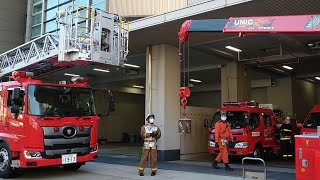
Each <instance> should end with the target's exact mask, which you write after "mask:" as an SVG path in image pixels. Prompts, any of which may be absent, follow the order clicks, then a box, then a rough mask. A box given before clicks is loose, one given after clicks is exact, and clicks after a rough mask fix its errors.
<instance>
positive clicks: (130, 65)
mask: <svg viewBox="0 0 320 180" xmlns="http://www.w3.org/2000/svg"><path fill="white" fill-rule="evenodd" d="M124 65H125V66H128V67H133V68H139V67H140V66H137V65H133V64H124Z"/></svg>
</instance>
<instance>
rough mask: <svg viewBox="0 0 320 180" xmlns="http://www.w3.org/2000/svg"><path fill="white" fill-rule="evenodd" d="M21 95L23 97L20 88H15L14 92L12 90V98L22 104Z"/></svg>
mask: <svg viewBox="0 0 320 180" xmlns="http://www.w3.org/2000/svg"><path fill="white" fill-rule="evenodd" d="M20 97H21V90H20V88H14V89H13V92H12V100H13V102H14V104H16V105H18V104H20V101H21V99H20Z"/></svg>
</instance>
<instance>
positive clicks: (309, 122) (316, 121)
mask: <svg viewBox="0 0 320 180" xmlns="http://www.w3.org/2000/svg"><path fill="white" fill-rule="evenodd" d="M317 126H320V104H317V105H315V106H314V107H313V108H312V109H311V111H310V112H309V114H308V115H307V117H306V119H305V120H304V122H303V124H301V123H299V124H298V127H299V128H301V134H312V133H317Z"/></svg>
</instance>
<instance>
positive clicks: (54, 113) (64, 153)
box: [0, 71, 99, 178]
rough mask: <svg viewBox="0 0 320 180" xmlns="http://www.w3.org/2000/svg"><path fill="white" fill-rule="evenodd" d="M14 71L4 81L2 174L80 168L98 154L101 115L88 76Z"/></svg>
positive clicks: (0, 133) (0, 126)
mask: <svg viewBox="0 0 320 180" xmlns="http://www.w3.org/2000/svg"><path fill="white" fill-rule="evenodd" d="M32 77H33V73H29V72H22V71H20V72H13V75H12V78H13V79H14V80H15V81H10V82H3V83H0V88H1V89H0V90H1V91H0V92H1V94H0V103H1V104H0V112H1V113H0V120H1V122H0V178H9V177H11V176H12V175H13V174H14V172H15V170H16V169H17V168H36V167H43V166H63V167H64V168H65V169H68V170H77V169H79V168H80V167H81V166H82V165H84V164H85V162H88V161H93V160H95V159H96V158H97V157H98V143H97V131H98V120H99V117H98V116H97V114H96V112H95V107H94V99H93V90H92V89H91V88H90V87H89V86H88V84H87V83H88V80H89V79H87V78H82V77H74V78H72V82H71V83H68V84H67V83H63V82H62V83H59V84H50V83H44V82H42V81H40V80H35V79H32Z"/></svg>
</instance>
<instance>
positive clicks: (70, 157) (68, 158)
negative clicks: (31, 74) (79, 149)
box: [61, 154, 77, 164]
mask: <svg viewBox="0 0 320 180" xmlns="http://www.w3.org/2000/svg"><path fill="white" fill-rule="evenodd" d="M61 159H62V164H72V163H76V162H77V154H64V155H62V156H61Z"/></svg>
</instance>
